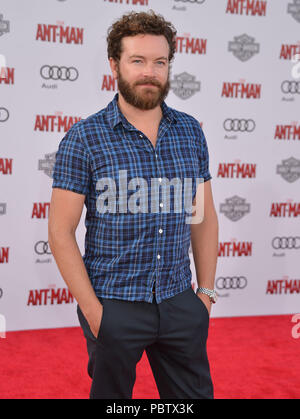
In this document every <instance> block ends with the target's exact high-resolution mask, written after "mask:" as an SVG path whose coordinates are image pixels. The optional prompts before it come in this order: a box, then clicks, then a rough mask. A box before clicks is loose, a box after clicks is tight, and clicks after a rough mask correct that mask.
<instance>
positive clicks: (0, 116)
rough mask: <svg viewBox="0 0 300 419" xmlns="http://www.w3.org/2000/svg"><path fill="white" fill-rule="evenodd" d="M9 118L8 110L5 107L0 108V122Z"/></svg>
mask: <svg viewBox="0 0 300 419" xmlns="http://www.w3.org/2000/svg"><path fill="white" fill-rule="evenodd" d="M8 118H9V112H8V110H7V109H6V108H0V122H6V121H7V120H8Z"/></svg>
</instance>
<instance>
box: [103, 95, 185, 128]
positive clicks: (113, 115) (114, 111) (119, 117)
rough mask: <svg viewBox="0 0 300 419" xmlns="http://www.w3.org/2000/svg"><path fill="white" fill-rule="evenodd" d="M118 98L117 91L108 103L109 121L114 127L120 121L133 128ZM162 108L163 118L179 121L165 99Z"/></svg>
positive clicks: (169, 120)
mask: <svg viewBox="0 0 300 419" xmlns="http://www.w3.org/2000/svg"><path fill="white" fill-rule="evenodd" d="M118 98H119V93H116V94H115V96H114V98H113V100H112V101H111V102H110V103H109V104H108V107H107V109H108V110H109V123H110V126H111V127H112V128H115V127H116V125H118V124H119V123H120V122H121V123H122V124H123V125H124V126H125V127H127V128H128V129H132V125H131V124H129V122H128V121H127V119H126V118H125V116H124V115H123V114H122V112H121V110H120V108H119V106H118ZM161 109H162V113H163V118H164V119H166V120H167V121H168V122H175V123H176V121H177V119H176V117H175V114H174V112H173V110H172V109H171V108H169V106H167V104H166V103H165V101H163V102H162V104H161Z"/></svg>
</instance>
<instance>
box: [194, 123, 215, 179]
mask: <svg viewBox="0 0 300 419" xmlns="http://www.w3.org/2000/svg"><path fill="white" fill-rule="evenodd" d="M197 146H198V155H199V166H200V177H202V178H203V179H204V182H207V181H208V180H210V179H211V178H212V176H211V174H210V171H209V152H208V146H207V142H206V138H205V135H204V132H203V130H202V128H201V125H200V124H199V137H198V138H197Z"/></svg>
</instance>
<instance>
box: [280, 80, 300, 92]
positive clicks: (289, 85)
mask: <svg viewBox="0 0 300 419" xmlns="http://www.w3.org/2000/svg"><path fill="white" fill-rule="evenodd" d="M281 90H282V92H283V93H298V94H299V93H300V81H294V80H292V81H289V80H285V81H283V82H282V83H281Z"/></svg>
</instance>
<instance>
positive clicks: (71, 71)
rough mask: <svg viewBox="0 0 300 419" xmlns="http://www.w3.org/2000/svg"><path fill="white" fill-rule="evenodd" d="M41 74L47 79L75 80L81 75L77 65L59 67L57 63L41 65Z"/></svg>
mask: <svg viewBox="0 0 300 419" xmlns="http://www.w3.org/2000/svg"><path fill="white" fill-rule="evenodd" d="M40 74H41V76H42V77H43V79H46V80H50V79H51V80H62V81H66V80H69V81H75V80H77V79H78V76H79V73H78V70H77V69H76V68H75V67H69V68H68V67H58V66H57V65H53V66H50V65H44V66H43V67H41V71H40Z"/></svg>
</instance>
